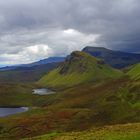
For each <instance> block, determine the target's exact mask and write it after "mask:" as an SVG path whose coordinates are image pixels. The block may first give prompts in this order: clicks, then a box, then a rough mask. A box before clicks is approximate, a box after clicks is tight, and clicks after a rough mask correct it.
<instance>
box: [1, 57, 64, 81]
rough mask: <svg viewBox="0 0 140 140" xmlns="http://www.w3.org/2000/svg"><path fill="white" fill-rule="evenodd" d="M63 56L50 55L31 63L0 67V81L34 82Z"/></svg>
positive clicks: (58, 63) (60, 60) (61, 59)
mask: <svg viewBox="0 0 140 140" xmlns="http://www.w3.org/2000/svg"><path fill="white" fill-rule="evenodd" d="M64 59H65V58H64V57H50V58H47V59H44V60H40V61H37V62H34V63H31V64H24V65H18V66H8V67H3V68H0V82H2V83H3V82H4V83H5V82H34V81H37V80H39V79H40V78H41V77H42V76H43V75H45V74H47V73H48V72H49V71H50V70H52V69H54V68H56V67H57V66H58V65H60V63H61V62H63V61H64Z"/></svg>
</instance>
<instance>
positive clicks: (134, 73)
mask: <svg viewBox="0 0 140 140" xmlns="http://www.w3.org/2000/svg"><path fill="white" fill-rule="evenodd" d="M127 75H129V76H130V77H131V79H133V80H140V63H138V64H136V65H134V66H133V67H132V68H131V69H130V70H129V71H128V72H127Z"/></svg>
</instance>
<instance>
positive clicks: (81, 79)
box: [39, 51, 122, 88]
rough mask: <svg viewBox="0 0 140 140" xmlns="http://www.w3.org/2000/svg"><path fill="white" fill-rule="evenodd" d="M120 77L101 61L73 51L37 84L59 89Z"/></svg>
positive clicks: (116, 71)
mask: <svg viewBox="0 0 140 140" xmlns="http://www.w3.org/2000/svg"><path fill="white" fill-rule="evenodd" d="M121 75H122V73H121V72H120V71H119V70H116V69H113V68H111V67H110V66H108V65H106V64H105V63H104V62H103V61H102V60H100V59H97V58H95V57H93V56H91V55H89V54H87V53H84V52H80V51H75V52H73V53H71V55H70V56H68V57H67V59H66V61H65V62H64V63H63V64H62V65H61V66H60V67H58V68H57V69H55V70H53V71H51V72H50V73H49V74H47V75H45V76H44V77H43V78H42V79H41V80H40V81H39V84H41V85H42V86H47V87H53V88H59V87H71V86H75V85H78V84H83V83H88V82H96V83H97V82H101V81H104V80H106V79H110V78H118V77H120V76H121Z"/></svg>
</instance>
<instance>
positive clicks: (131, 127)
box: [25, 123, 140, 140]
mask: <svg viewBox="0 0 140 140" xmlns="http://www.w3.org/2000/svg"><path fill="white" fill-rule="evenodd" d="M139 139H140V124H139V123H134V124H125V125H113V126H105V127H102V128H94V129H90V130H87V131H82V132H69V133H57V132H52V133H50V134H46V135H42V136H38V137H34V138H30V140H139ZM25 140H29V139H25Z"/></svg>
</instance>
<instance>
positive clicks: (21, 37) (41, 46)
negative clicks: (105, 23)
mask: <svg viewBox="0 0 140 140" xmlns="http://www.w3.org/2000/svg"><path fill="white" fill-rule="evenodd" d="M36 34H37V35H36ZM99 36H100V35H94V34H84V33H81V32H79V31H77V30H74V29H66V30H56V29H55V30H50V31H44V32H29V31H28V34H27V33H26V32H22V33H18V34H14V35H13V34H11V35H10V34H8V35H5V36H3V37H2V38H1V41H2V42H3V44H5V46H7V48H8V49H3V48H0V61H1V64H6V65H7V64H10V65H11V64H21V63H30V62H34V61H37V60H40V59H44V58H48V57H50V56H66V55H67V54H69V53H70V52H72V51H74V50H80V49H81V48H83V47H84V46H85V45H87V44H89V45H90V44H96V43H95V42H96V40H97V38H98V37H99ZM7 42H8V43H9V44H8V45H7ZM9 46H10V47H11V48H9Z"/></svg>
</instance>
